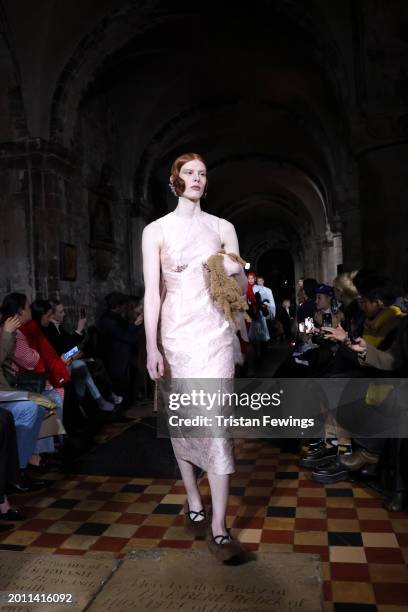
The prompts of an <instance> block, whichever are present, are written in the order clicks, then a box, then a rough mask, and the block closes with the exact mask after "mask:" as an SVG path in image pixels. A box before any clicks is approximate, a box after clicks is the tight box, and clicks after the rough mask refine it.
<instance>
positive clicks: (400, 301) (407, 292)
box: [394, 279, 408, 314]
mask: <svg viewBox="0 0 408 612" xmlns="http://www.w3.org/2000/svg"><path fill="white" fill-rule="evenodd" d="M394 306H398V308H400V310H401V311H402V312H403V313H404V314H407V313H408V279H407V280H406V281H405V282H404V284H403V285H402V295H401V296H399V297H397V299H396V300H395V303H394Z"/></svg>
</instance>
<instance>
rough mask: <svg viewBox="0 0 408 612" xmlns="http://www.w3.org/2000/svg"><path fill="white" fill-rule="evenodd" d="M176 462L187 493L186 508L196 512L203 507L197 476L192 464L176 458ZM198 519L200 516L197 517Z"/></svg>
mask: <svg viewBox="0 0 408 612" xmlns="http://www.w3.org/2000/svg"><path fill="white" fill-rule="evenodd" d="M177 463H178V466H179V468H180V472H181V477H182V479H183V484H184V487H185V489H186V493H187V501H188V508H189V510H191V511H195V512H198V511H199V510H202V509H203V502H202V500H201V495H200V491H199V490H198V485H197V478H196V476H195V473H194V466H193V465H192V464H191V463H189V462H188V461H184V459H180V458H179V457H178V458H177ZM197 519H198V520H199V519H200V517H197Z"/></svg>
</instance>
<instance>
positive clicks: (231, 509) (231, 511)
mask: <svg viewBox="0 0 408 612" xmlns="http://www.w3.org/2000/svg"><path fill="white" fill-rule="evenodd" d="M238 508H239V506H231V505H229V506H227V515H228V516H233V515H234V514H236V513H237V510H238Z"/></svg>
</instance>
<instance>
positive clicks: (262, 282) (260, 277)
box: [258, 276, 265, 287]
mask: <svg viewBox="0 0 408 612" xmlns="http://www.w3.org/2000/svg"><path fill="white" fill-rule="evenodd" d="M264 283H265V281H264V279H263V278H262V276H258V285H260V286H261V287H263V286H264Z"/></svg>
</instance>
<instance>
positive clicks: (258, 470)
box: [0, 440, 408, 612]
mask: <svg viewBox="0 0 408 612" xmlns="http://www.w3.org/2000/svg"><path fill="white" fill-rule="evenodd" d="M236 455H237V462H236V463H237V465H236V473H235V474H234V476H233V478H232V483H231V485H232V486H231V495H230V498H229V506H228V524H229V526H232V528H233V532H234V533H235V535H236V536H237V537H238V538H239V540H241V542H244V543H245V545H246V546H247V547H248V548H249V549H251V550H259V551H285V552H291V551H295V552H299V553H302V552H304V553H318V554H319V555H320V556H321V560H322V566H323V575H324V584H323V588H324V600H325V603H324V606H325V612H374V611H378V612H400V611H402V610H406V611H407V610H408V567H407V564H408V514H405V513H392V514H391V513H388V512H387V511H386V510H384V509H383V508H382V502H383V500H382V498H381V497H380V495H379V494H378V493H376V492H374V491H372V490H370V489H367V488H364V487H362V486H361V485H359V484H356V483H337V484H335V485H326V486H325V485H320V484H317V483H314V482H312V481H311V479H310V473H309V472H307V471H299V467H298V463H297V456H296V455H293V454H288V453H285V452H282V451H280V450H279V449H278V448H274V447H272V446H271V445H270V444H269V443H268V442H267V441H262V440H255V441H253V440H248V441H242V442H239V443H238V444H237V449H236ZM47 477H48V478H49V479H50V480H52V482H51V486H50V487H48V488H47V489H46V490H45V491H44V492H43V493H41V494H35V495H30V496H28V495H27V496H18V497H16V498H14V499H13V501H14V502H15V504H16V505H17V504H18V505H19V507H20V508H21V509H23V510H24V512H25V513H26V514H27V515H28V517H29V518H28V520H26V521H25V522H23V523H20V524H19V525H18V527H17V528H16V529H14V530H13V531H10V532H7V533H3V534H1V538H0V549H3V550H19V551H27V552H48V553H55V554H62V555H87V556H89V555H95V554H100V553H101V552H103V553H105V554H110V555H112V556H115V557H123V556H124V555H125V554H126V553H127V552H128V551H130V550H132V549H135V548H137V547H143V548H146V547H152V548H153V547H173V548H179V549H191V548H192V549H202V548H205V547H206V544H205V542H204V541H203V540H199V539H196V540H193V539H192V538H191V537H189V536H188V535H186V534H185V533H184V530H183V515H182V511H183V504H184V501H185V496H184V489H183V486H182V483H181V481H176V480H159V479H155V480H152V479H146V478H126V477H113V478H111V477H104V476H83V475H81V476H77V475H71V476H66V475H64V476H62V475H60V474H52V473H50V474H48V476H47ZM201 491H202V492H203V494H204V496H206V495H207V496H208V493H209V486H208V481H207V479H206V478H205V477H204V478H203V479H202V480H201Z"/></svg>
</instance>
